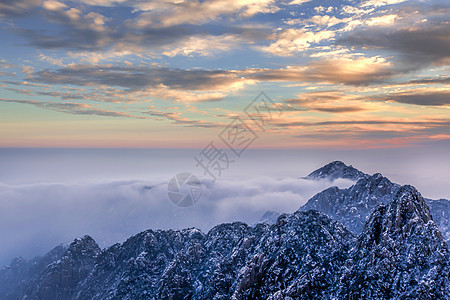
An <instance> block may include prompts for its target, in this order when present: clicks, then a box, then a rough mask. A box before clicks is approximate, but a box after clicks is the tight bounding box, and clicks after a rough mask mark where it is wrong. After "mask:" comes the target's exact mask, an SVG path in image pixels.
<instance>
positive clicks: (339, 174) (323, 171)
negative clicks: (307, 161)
mask: <svg viewBox="0 0 450 300" xmlns="http://www.w3.org/2000/svg"><path fill="white" fill-rule="evenodd" d="M367 176H368V175H367V174H365V173H363V172H361V171H359V170H358V169H356V168H354V167H353V166H351V165H350V166H347V165H346V164H344V163H343V162H342V161H338V160H337V161H333V162H331V163H329V164H327V165H325V166H323V167H321V168H320V169H317V170H315V171H314V172H312V173H311V174H309V175H308V176H306V179H316V180H317V179H328V180H330V181H333V180H336V179H338V178H344V179H350V180H355V181H356V180H359V179H361V178H365V177H367Z"/></svg>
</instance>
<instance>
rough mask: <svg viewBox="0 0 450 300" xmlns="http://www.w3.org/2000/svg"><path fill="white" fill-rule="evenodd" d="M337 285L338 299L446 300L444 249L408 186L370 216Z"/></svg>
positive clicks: (449, 279) (449, 267) (449, 273)
mask: <svg viewBox="0 0 450 300" xmlns="http://www.w3.org/2000/svg"><path fill="white" fill-rule="evenodd" d="M339 285H340V289H339V293H338V295H339V298H341V299H393V298H394V299H397V298H400V299H450V291H449V286H450V264H449V253H448V247H447V244H446V243H445V242H444V241H443V238H442V236H441V233H440V232H439V230H438V228H437V226H436V224H435V223H434V222H433V220H432V217H431V213H430V210H429V208H428V206H427V204H426V203H425V200H424V199H423V198H422V196H421V195H420V193H419V192H418V191H417V190H416V189H415V188H414V187H412V186H403V187H401V188H400V189H399V191H398V192H397V194H396V196H395V197H394V200H393V201H392V202H391V203H389V204H388V205H381V206H379V207H378V208H377V209H376V210H375V211H374V212H373V213H372V215H371V216H370V219H369V221H368V222H367V223H366V225H365V226H364V230H363V232H362V233H361V235H360V236H359V238H358V241H357V244H356V246H355V247H354V248H353V249H352V251H351V252H350V259H349V260H348V261H347V263H346V266H345V267H344V272H343V275H342V277H341V280H340V284H339Z"/></svg>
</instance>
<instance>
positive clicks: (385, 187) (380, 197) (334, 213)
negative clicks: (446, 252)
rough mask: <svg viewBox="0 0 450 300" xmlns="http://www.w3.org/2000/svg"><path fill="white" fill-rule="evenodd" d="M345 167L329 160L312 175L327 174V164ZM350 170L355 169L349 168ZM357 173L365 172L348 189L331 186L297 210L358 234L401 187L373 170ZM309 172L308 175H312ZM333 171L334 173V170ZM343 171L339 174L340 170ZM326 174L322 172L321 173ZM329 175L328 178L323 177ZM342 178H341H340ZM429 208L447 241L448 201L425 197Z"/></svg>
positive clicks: (448, 235)
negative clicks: (312, 212) (325, 217)
mask: <svg viewBox="0 0 450 300" xmlns="http://www.w3.org/2000/svg"><path fill="white" fill-rule="evenodd" d="M335 164H337V165H339V166H342V165H344V166H346V165H345V164H343V163H342V162H332V163H330V164H328V165H326V166H324V167H322V168H320V169H318V170H316V171H314V172H313V173H311V174H319V173H321V174H327V173H326V172H325V171H324V170H330V169H332V168H330V167H328V166H330V165H335ZM352 169H354V168H353V167H352ZM354 170H356V171H357V173H358V174H359V173H360V174H364V176H362V177H361V179H359V180H358V181H357V182H356V183H355V184H354V185H352V186H351V187H349V188H347V189H339V188H338V187H335V186H333V187H330V188H328V189H325V190H324V191H322V192H320V193H318V194H316V195H315V196H313V197H312V198H311V199H309V200H308V202H307V203H306V204H305V205H303V206H302V207H300V208H299V210H300V211H308V210H310V209H314V210H318V211H321V212H323V213H325V214H326V215H328V216H329V217H331V218H332V219H334V220H337V221H339V222H341V223H342V224H344V225H345V226H347V227H348V228H349V229H350V230H351V231H352V232H354V233H356V234H359V233H361V231H362V229H363V226H364V224H365V222H366V221H367V220H368V218H369V216H370V214H371V213H372V211H373V210H374V209H375V208H376V207H377V206H378V205H379V204H387V203H389V202H391V201H392V200H393V198H394V195H395V194H396V192H397V191H398V189H399V188H400V185H399V184H396V183H393V182H391V181H390V180H389V179H388V178H386V177H384V176H383V175H381V174H379V173H376V174H374V175H372V176H370V175H367V174H365V173H363V172H361V171H359V170H357V169H354ZM311 174H310V175H308V177H310V176H311ZM332 174H337V173H333V172H332ZM341 174H342V173H341ZM324 176H325V175H324ZM323 178H328V177H326V176H325V177H323ZM339 178H343V177H339ZM425 201H426V202H427V204H428V205H429V207H430V211H431V214H432V216H433V220H434V222H435V223H436V225H437V226H438V227H439V229H440V231H441V232H442V234H443V236H444V239H445V240H446V241H447V242H448V243H449V242H450V223H449V220H450V201H449V200H446V199H440V200H431V199H425Z"/></svg>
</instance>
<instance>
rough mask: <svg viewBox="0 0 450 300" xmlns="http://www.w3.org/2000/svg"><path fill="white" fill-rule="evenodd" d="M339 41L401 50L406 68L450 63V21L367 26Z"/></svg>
mask: <svg viewBox="0 0 450 300" xmlns="http://www.w3.org/2000/svg"><path fill="white" fill-rule="evenodd" d="M337 43H338V44H342V45H347V46H359V47H365V48H369V49H384V50H388V51H394V52H398V53H399V54H400V55H401V58H402V59H403V61H404V63H405V64H403V65H399V66H398V67H397V68H398V69H399V70H403V71H408V70H414V69H418V68H422V67H425V66H428V65H429V64H436V65H441V64H448V59H450V51H449V49H450V27H449V26H448V24H447V23H445V24H435V25H432V24H427V25H426V26H423V27H409V28H399V29H393V30H386V29H385V28H374V29H365V30H360V31H356V32H352V33H349V34H347V35H346V36H345V37H343V38H341V39H339V40H337Z"/></svg>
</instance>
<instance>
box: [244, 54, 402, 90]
mask: <svg viewBox="0 0 450 300" xmlns="http://www.w3.org/2000/svg"><path fill="white" fill-rule="evenodd" d="M395 73H396V72H395V70H394V69H393V68H392V65H391V64H390V63H389V62H387V61H386V60H385V59H384V58H382V57H379V56H374V57H357V58H345V57H344V58H334V59H323V60H318V61H314V62H312V63H309V64H307V65H305V66H303V67H287V68H285V69H248V70H244V71H242V72H239V74H247V75H248V77H249V78H252V79H255V80H260V81H291V82H322V83H333V84H346V85H369V84H374V83H381V82H385V81H387V80H388V79H389V78H391V77H392V76H393V75H394V74H395Z"/></svg>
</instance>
